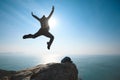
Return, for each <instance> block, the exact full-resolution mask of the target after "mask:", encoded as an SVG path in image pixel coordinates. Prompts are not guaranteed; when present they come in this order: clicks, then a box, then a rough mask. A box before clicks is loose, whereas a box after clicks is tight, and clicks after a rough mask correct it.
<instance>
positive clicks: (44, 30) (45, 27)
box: [23, 6, 54, 49]
mask: <svg viewBox="0 0 120 80" xmlns="http://www.w3.org/2000/svg"><path fill="white" fill-rule="evenodd" d="M53 12H54V6H53V7H52V11H51V13H50V14H49V16H48V17H45V15H43V17H42V18H39V17H37V16H36V15H34V14H33V12H31V15H32V16H33V17H34V18H35V19H37V20H38V21H39V22H40V23H41V28H40V29H39V31H38V32H36V33H35V34H28V35H24V36H23V39H26V38H33V39H34V38H36V37H38V36H41V35H44V36H46V37H49V38H50V41H49V42H47V48H48V49H50V46H51V44H52V42H53V40H54V36H53V35H52V34H51V33H50V32H49V24H48V21H49V19H50V17H51V16H52V14H53Z"/></svg>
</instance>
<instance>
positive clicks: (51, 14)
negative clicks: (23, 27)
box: [47, 6, 54, 19]
mask: <svg viewBox="0 0 120 80" xmlns="http://www.w3.org/2000/svg"><path fill="white" fill-rule="evenodd" d="M53 12H54V6H52V11H51V13H50V14H49V16H48V17H47V18H48V19H49V18H50V17H51V16H52V14H53Z"/></svg>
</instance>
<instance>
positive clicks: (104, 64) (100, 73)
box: [0, 54, 120, 80]
mask: <svg viewBox="0 0 120 80" xmlns="http://www.w3.org/2000/svg"><path fill="white" fill-rule="evenodd" d="M45 57H46V58H47V59H48V60H49V58H50V57H49V56H45ZM70 57H71V58H72V61H73V62H74V63H75V64H76V65H77V68H78V70H79V77H81V78H82V80H120V55H86V56H85V55H84V56H83V55H77V56H73V55H72V56H70ZM53 58H54V59H53V60H55V56H54V57H53ZM56 58H58V60H59V61H58V60H56V62H60V60H61V59H62V58H63V56H62V57H58V56H57V57H56ZM44 59H45V58H44ZM51 60H52V59H51ZM43 63H44V62H43V58H42V57H40V56H39V57H35V56H28V55H21V54H17V55H16V54H0V69H5V70H21V69H25V68H29V67H33V66H36V65H38V64H43Z"/></svg>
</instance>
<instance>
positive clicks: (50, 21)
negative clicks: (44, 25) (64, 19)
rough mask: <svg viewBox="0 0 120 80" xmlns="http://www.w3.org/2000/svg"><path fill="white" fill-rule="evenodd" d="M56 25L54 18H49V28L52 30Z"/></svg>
mask: <svg viewBox="0 0 120 80" xmlns="http://www.w3.org/2000/svg"><path fill="white" fill-rule="evenodd" d="M56 24H57V21H56V19H55V18H51V19H50V20H49V25H50V27H51V28H54V27H55V26H56Z"/></svg>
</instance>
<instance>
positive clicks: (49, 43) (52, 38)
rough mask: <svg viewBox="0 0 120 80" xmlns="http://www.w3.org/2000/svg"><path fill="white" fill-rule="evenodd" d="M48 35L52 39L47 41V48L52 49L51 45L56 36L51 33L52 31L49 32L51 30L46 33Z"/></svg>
mask: <svg viewBox="0 0 120 80" xmlns="http://www.w3.org/2000/svg"><path fill="white" fill-rule="evenodd" d="M44 35H45V36H46V37H49V38H50V41H49V42H47V45H48V46H47V48H48V49H50V46H51V44H52V42H53V40H54V36H53V35H52V34H51V33H49V32H47V33H46V34H44Z"/></svg>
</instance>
